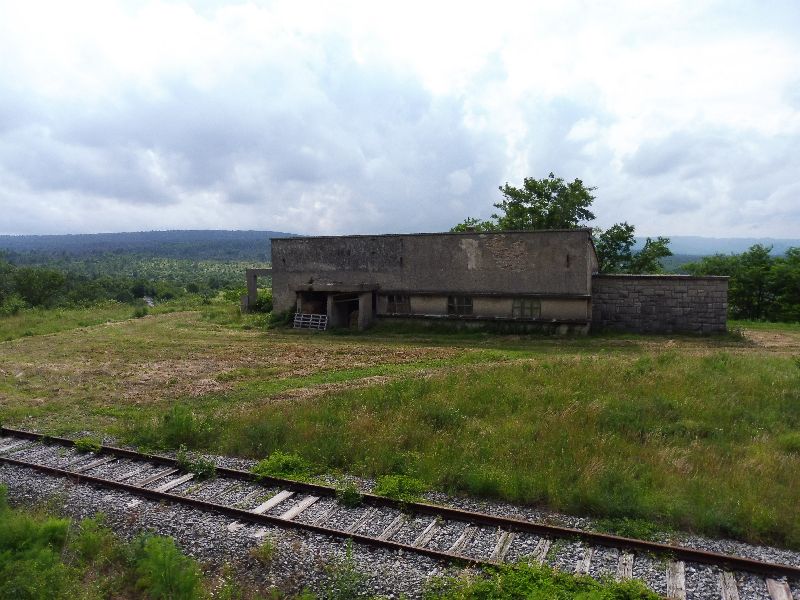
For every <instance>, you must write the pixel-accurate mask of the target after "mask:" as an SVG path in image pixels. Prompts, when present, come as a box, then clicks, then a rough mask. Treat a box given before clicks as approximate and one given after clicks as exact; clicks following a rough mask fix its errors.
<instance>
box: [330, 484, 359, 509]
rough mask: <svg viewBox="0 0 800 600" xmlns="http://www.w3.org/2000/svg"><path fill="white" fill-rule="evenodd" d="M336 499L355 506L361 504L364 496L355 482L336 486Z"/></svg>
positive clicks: (349, 506) (341, 502)
mask: <svg viewBox="0 0 800 600" xmlns="http://www.w3.org/2000/svg"><path fill="white" fill-rule="evenodd" d="M336 501H337V502H338V503H339V504H341V505H342V506H346V507H348V508H355V507H356V506H361V503H362V502H363V501H364V496H363V495H362V494H361V492H360V491H359V489H358V488H357V487H356V486H355V484H354V483H347V484H345V485H343V486H341V487H338V488H336Z"/></svg>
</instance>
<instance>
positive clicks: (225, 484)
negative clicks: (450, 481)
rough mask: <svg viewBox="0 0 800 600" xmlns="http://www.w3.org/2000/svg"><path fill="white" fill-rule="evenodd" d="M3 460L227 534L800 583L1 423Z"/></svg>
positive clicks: (709, 556) (727, 586)
mask: <svg viewBox="0 0 800 600" xmlns="http://www.w3.org/2000/svg"><path fill="white" fill-rule="evenodd" d="M0 462H1V463H6V464H10V465H15V466H18V467H24V468H30V469H35V470H37V471H40V472H43V473H46V474H48V475H52V476H59V477H66V478H69V479H70V480H72V481H75V482H82V483H86V484H90V485H93V486H100V487H105V488H112V489H117V490H123V491H126V492H128V493H130V494H133V495H137V496H141V497H145V498H150V499H153V500H158V501H166V502H174V503H178V504H183V505H188V506H192V507H195V508H198V509H201V510H205V511H212V512H214V513H217V514H223V515H226V516H229V517H231V518H232V519H233V521H232V522H231V523H230V524H229V526H228V528H229V529H230V530H232V531H233V530H236V529H237V528H241V527H243V526H244V524H246V523H251V524H257V525H272V526H278V527H282V528H295V529H302V530H306V531H311V532H315V533H319V534H324V535H328V536H335V537H340V538H349V539H352V540H353V541H355V542H357V543H362V544H366V545H369V546H377V547H382V548H389V549H394V550H402V551H404V552H412V553H416V554H420V555H425V556H428V557H430V558H433V559H436V560H440V561H446V562H449V563H461V564H465V563H466V564H474V565H496V564H501V563H503V562H508V561H512V560H517V559H520V558H523V557H525V558H528V559H530V560H534V561H538V562H545V561H546V560H547V558H548V556H549V555H550V553H552V552H556V551H557V550H558V549H559V547H560V546H562V545H564V544H565V543H569V544H572V545H573V547H574V548H576V552H575V559H574V571H575V572H576V573H578V574H595V573H596V572H597V568H598V565H597V563H599V562H602V563H604V565H603V572H604V573H606V574H610V575H612V576H614V577H617V578H619V579H624V578H630V577H633V576H634V575H635V574H636V568H635V566H636V563H637V561H639V560H645V559H650V560H652V557H653V556H656V557H659V559H658V560H659V561H661V562H662V564H663V577H664V582H663V585H662V586H660V587H661V591H662V592H664V591H665V592H666V596H667V597H669V598H678V599H684V598H686V597H687V594H686V589H687V586H686V572H687V565H704V566H708V567H711V571H710V572H713V578H714V580H715V581H714V582H713V584H712V583H711V582H709V581H708V579H707V580H706V583H705V585H706V586H708V585H716V587H717V591H718V597H719V598H721V599H723V600H737V599H739V598H740V597H743V596H742V595H740V583H739V582H740V581H741V580H742V577H743V575H744V574H747V576H748V577H749V578H750V579H752V577H753V576H757V577H758V579H759V581H760V582H761V583H760V585H761V586H762V588H763V589H762V590H760V591H761V593H760V594H759V597H761V598H770V599H771V600H794V598H793V596H792V590H791V587H790V586H795V588H796V589H799V588H800V566H796V565H787V564H776V563H768V562H761V561H757V560H753V559H750V558H744V557H740V556H731V555H725V554H719V553H714V552H707V551H703V550H697V549H693V548H686V547H681V546H671V545H666V544H660V543H656V542H648V541H642V540H636V539H630V538H624V537H619V536H614V535H608V534H603V533H595V532H590V531H583V530H578V529H572V528H567V527H559V526H554V525H548V524H544V523H535V522H531V521H526V520H521V519H515V518H508V517H499V516H495V515H489V514H484V513H477V512H470V511H465V510H460V509H456V508H450V507H444V506H438V505H432V504H426V503H417V502H411V503H401V502H398V501H395V500H392V499H389V498H384V497H381V496H375V495H371V494H365V495H364V496H363V501H362V503H361V504H360V505H359V506H358V507H350V508H348V507H345V506H342V505H341V504H339V502H338V501H337V499H336V489H335V488H333V487H329V486H323V485H316V484H310V483H305V482H297V481H291V480H285V479H278V478H270V477H267V478H263V477H262V478H258V479H257V478H256V477H255V475H253V474H252V473H250V472H247V471H240V470H235V469H228V468H219V467H218V468H217V477H216V478H214V479H209V480H205V481H197V480H196V478H195V476H194V474H192V473H188V472H182V471H181V469H180V467H179V466H178V464H177V462H176V461H175V460H174V459H171V458H168V457H164V456H158V455H151V454H142V453H138V452H134V451H131V450H126V449H122V448H114V447H109V446H103V447H102V448H100V450H99V451H97V452H89V453H80V452H78V450H77V449H76V448H75V444H74V442H73V441H72V440H69V439H66V438H57V437H50V436H43V435H40V434H36V433H31V432H27V431H21V430H16V429H9V428H4V427H3V428H0ZM593 561H594V562H593ZM688 570H691V569H688ZM707 570H708V569H707ZM706 591H708V590H706ZM744 595H746V594H744ZM706 597H707V596H706Z"/></svg>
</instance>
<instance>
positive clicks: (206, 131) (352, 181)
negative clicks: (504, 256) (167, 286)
mask: <svg viewBox="0 0 800 600" xmlns="http://www.w3.org/2000/svg"><path fill="white" fill-rule="evenodd" d="M325 47H326V50H327V54H325V57H324V64H322V65H310V64H308V63H307V61H305V60H304V59H303V58H302V57H301V58H300V59H298V60H297V61H294V62H292V60H291V58H290V57H281V61H279V62H267V63H264V64H261V65H259V66H258V68H257V69H255V70H254V71H252V72H249V73H236V74H232V75H230V76H229V77H228V78H226V79H224V80H223V82H222V83H221V84H220V85H217V86H215V87H214V88H213V89H211V90H204V91H201V90H198V89H197V88H196V87H195V86H193V85H192V84H191V83H190V82H188V81H186V80H184V79H175V80H170V81H167V82H161V83H162V89H161V93H160V94H159V95H157V96H156V97H153V96H150V95H144V94H142V93H140V92H139V91H138V90H137V89H135V88H130V89H124V90H120V91H119V93H118V96H117V97H116V98H114V99H113V100H112V101H109V102H108V103H105V104H94V105H92V104H90V103H87V104H86V105H85V106H84V105H82V104H78V103H73V104H70V105H66V104H65V105H62V106H60V107H57V108H55V109H53V110H51V111H49V112H47V113H45V112H44V111H42V112H39V113H35V114H32V115H29V116H28V121H29V123H28V126H27V127H25V128H23V129H18V130H16V132H15V133H14V135H13V136H10V135H8V134H6V135H5V136H2V137H0V166H2V168H4V169H5V170H6V171H8V172H10V173H13V175H14V176H15V177H17V178H20V179H22V180H24V182H25V183H26V185H27V186H28V187H29V188H30V189H32V190H39V191H59V190H62V191H64V190H69V191H74V192H76V193H85V194H90V195H96V196H103V197H112V198H115V199H117V200H120V201H124V202H127V203H130V204H142V203H144V204H156V205H157V204H168V203H171V202H175V201H177V198H178V196H179V195H180V194H181V193H182V192H199V191H212V192H216V193H218V194H220V195H221V196H222V197H223V198H224V199H227V201H228V202H231V203H235V204H263V205H264V210H265V212H267V213H268V212H269V211H279V210H281V206H282V205H285V204H286V203H287V202H296V201H297V198H296V195H297V194H298V192H299V191H301V190H303V189H304V188H303V186H305V187H306V188H307V189H308V190H311V191H313V190H331V189H336V190H340V191H341V190H346V191H347V193H348V194H349V195H350V196H351V197H352V200H351V202H352V203H353V206H354V211H358V210H359V208H358V207H359V203H360V204H361V205H362V206H368V205H369V206H371V207H372V208H371V210H372V212H373V213H377V216H376V217H375V218H376V219H378V221H377V222H373V223H371V224H370V225H369V226H371V227H379V228H383V229H385V230H390V229H392V228H396V227H398V222H400V221H403V222H405V223H409V224H410V226H411V227H414V228H430V227H431V223H432V222H433V223H437V225H436V226H438V223H442V224H446V226H448V227H449V226H450V225H452V221H453V217H452V216H445V215H444V214H442V207H441V204H439V203H437V204H433V205H425V200H424V199H426V198H431V197H432V196H434V197H435V196H436V191H437V190H439V189H443V186H444V183H445V180H446V176H447V175H448V174H449V173H450V172H451V171H453V170H456V169H470V168H472V167H473V166H474V165H475V164H476V163H479V162H480V163H483V167H482V169H481V172H480V173H472V174H471V176H472V179H473V186H472V193H474V194H482V193H485V190H486V189H487V183H488V182H489V181H491V182H492V185H496V182H497V180H498V179H499V178H500V175H499V173H500V170H501V169H502V164H501V162H500V157H499V153H498V152H497V151H498V150H499V149H500V140H497V139H490V138H491V136H486V135H480V136H479V135H476V134H474V133H472V132H470V131H469V130H467V129H466V128H465V127H464V125H463V105H462V102H461V101H460V100H458V99H452V98H449V99H434V98H432V97H431V96H430V94H429V93H428V92H427V91H425V90H424V88H423V87H422V85H421V83H420V82H419V81H418V80H416V79H415V78H414V77H412V76H410V75H409V74H408V73H404V72H400V71H396V70H392V69H388V68H386V66H385V65H380V64H371V63H369V62H367V63H366V64H359V63H357V62H355V61H354V60H353V58H352V57H351V56H350V54H349V49H347V47H346V46H345V45H344V44H342V43H337V42H336V41H335V40H334V42H332V43H330V44H326V45H325ZM16 149H22V152H16ZM490 153H493V154H495V156H497V157H498V158H497V159H490V160H486V155H487V154H490ZM143 157H144V158H143ZM148 157H149V159H148ZM148 161H149V162H148ZM150 163H154V164H150ZM154 168H155V170H156V171H158V173H159V177H155V176H154V174H153V171H154ZM378 175H379V176H378ZM293 183H297V184H300V185H299V186H298V185H293ZM320 193H321V192H320ZM293 196H294V197H293ZM468 196H469V195H468ZM431 216H433V220H431V218H430V217H431ZM342 220H343V222H344V221H347V219H342Z"/></svg>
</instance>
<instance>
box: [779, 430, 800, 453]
mask: <svg viewBox="0 0 800 600" xmlns="http://www.w3.org/2000/svg"><path fill="white" fill-rule="evenodd" d="M778 446H779V447H780V449H781V450H783V451H784V452H787V453H789V454H800V431H792V432H790V433H784V434H783V435H780V436H778Z"/></svg>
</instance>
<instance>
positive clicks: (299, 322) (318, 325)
mask: <svg viewBox="0 0 800 600" xmlns="http://www.w3.org/2000/svg"><path fill="white" fill-rule="evenodd" d="M294 328H295V329H319V330H320V331H325V330H326V329H327V328H328V315H315V314H309V313H294Z"/></svg>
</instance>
